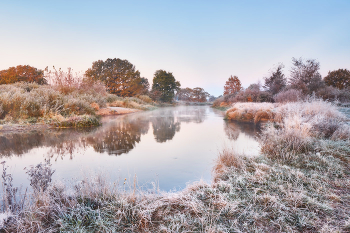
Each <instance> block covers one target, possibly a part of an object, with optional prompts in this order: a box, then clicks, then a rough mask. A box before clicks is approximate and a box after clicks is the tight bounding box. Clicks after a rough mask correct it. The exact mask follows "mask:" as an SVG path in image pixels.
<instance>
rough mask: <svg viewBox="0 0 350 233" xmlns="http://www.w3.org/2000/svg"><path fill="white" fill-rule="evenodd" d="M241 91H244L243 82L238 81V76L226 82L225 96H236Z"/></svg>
mask: <svg viewBox="0 0 350 233" xmlns="http://www.w3.org/2000/svg"><path fill="white" fill-rule="evenodd" d="M240 90H242V84H241V81H240V80H239V79H238V77H237V76H233V77H232V75H231V77H230V78H229V79H228V80H227V81H226V84H225V86H224V95H230V94H235V93H237V92H238V91H240Z"/></svg>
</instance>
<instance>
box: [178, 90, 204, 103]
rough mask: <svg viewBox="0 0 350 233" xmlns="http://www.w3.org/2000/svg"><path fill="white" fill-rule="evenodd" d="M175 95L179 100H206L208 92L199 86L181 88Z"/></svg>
mask: <svg viewBox="0 0 350 233" xmlns="http://www.w3.org/2000/svg"><path fill="white" fill-rule="evenodd" d="M176 97H177V99H178V100H181V101H189V102H206V101H207V98H208V97H209V93H208V92H206V91H205V90H204V89H203V88H201V87H196V88H193V89H192V88H189V87H186V88H181V89H179V90H178V92H177V93H176Z"/></svg>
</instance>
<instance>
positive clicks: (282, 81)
mask: <svg viewBox="0 0 350 233" xmlns="http://www.w3.org/2000/svg"><path fill="white" fill-rule="evenodd" d="M283 68H284V66H283V64H279V65H278V66H277V68H276V70H275V71H272V74H271V76H270V77H267V78H265V85H264V88H265V89H266V90H267V91H268V92H270V93H271V94H272V95H275V94H277V93H279V92H280V91H281V90H282V89H283V88H285V87H286V86H287V79H286V77H285V76H284V74H283V72H282V69H283Z"/></svg>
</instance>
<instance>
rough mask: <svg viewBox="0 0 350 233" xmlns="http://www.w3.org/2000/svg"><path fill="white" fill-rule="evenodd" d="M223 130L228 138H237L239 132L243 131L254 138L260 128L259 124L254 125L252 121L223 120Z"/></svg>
mask: <svg viewBox="0 0 350 233" xmlns="http://www.w3.org/2000/svg"><path fill="white" fill-rule="evenodd" d="M224 131H225V133H226V135H227V138H228V139H230V140H237V139H238V137H239V134H240V133H241V132H244V134H246V135H248V136H249V137H253V138H254V137H256V136H258V134H259V133H260V132H261V129H260V125H255V124H252V123H245V122H240V123H237V122H232V121H224Z"/></svg>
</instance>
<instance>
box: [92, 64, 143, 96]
mask: <svg viewBox="0 0 350 233" xmlns="http://www.w3.org/2000/svg"><path fill="white" fill-rule="evenodd" d="M85 75H86V76H87V77H88V78H91V79H92V80H99V81H102V82H103V83H104V84H105V85H106V87H107V90H108V92H110V93H112V94H116V95H118V96H135V95H139V94H144V93H146V92H147V91H148V88H149V83H148V80H147V79H146V78H142V77H140V72H139V71H138V70H136V69H135V66H134V65H133V64H131V63H130V62H129V61H128V60H121V59H119V58H114V59H111V58H108V59H107V60H106V61H102V60H98V61H95V62H93V63H92V67H91V68H89V69H88V70H87V71H86V72H85Z"/></svg>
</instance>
